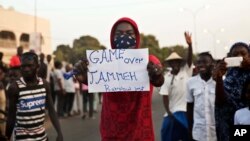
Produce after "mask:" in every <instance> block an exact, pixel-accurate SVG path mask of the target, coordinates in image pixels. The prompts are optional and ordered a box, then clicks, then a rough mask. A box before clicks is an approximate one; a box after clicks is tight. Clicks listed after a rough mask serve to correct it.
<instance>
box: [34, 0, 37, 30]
mask: <svg viewBox="0 0 250 141" xmlns="http://www.w3.org/2000/svg"><path fill="white" fill-rule="evenodd" d="M34 32H35V33H36V32H37V4H36V0H34Z"/></svg>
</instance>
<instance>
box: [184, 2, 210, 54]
mask: <svg viewBox="0 0 250 141" xmlns="http://www.w3.org/2000/svg"><path fill="white" fill-rule="evenodd" d="M208 8H209V5H204V6H202V7H200V8H198V9H196V10H195V11H194V10H191V9H187V8H180V11H181V12H184V11H186V12H189V13H191V15H192V16H193V28H194V48H195V52H196V53H197V52H198V47H197V46H198V45H197V44H198V43H197V32H196V30H197V25H196V19H197V15H198V13H199V12H200V11H202V10H203V9H208Z"/></svg>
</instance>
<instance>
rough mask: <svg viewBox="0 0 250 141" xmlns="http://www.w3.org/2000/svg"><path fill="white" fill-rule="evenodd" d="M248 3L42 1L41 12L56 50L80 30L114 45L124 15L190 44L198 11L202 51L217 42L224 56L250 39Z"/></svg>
mask: <svg viewBox="0 0 250 141" xmlns="http://www.w3.org/2000/svg"><path fill="white" fill-rule="evenodd" d="M34 2H35V0H0V5H2V6H3V7H5V8H7V7H9V6H13V7H14V8H15V10H17V11H20V12H23V13H27V14H31V15H33V14H34ZM249 5H250V0H37V15H38V16H40V17H43V18H46V19H48V20H50V23H51V34H52V35H51V37H52V46H53V49H55V48H56V46H57V45H59V44H69V45H72V42H73V39H76V38H79V37H80V36H81V35H91V36H94V37H96V38H97V39H98V40H99V41H100V42H101V44H103V45H105V46H106V47H109V34H110V30H111V27H112V25H113V23H114V22H115V21H116V20H117V19H118V18H120V17H124V16H127V17H131V18H132V19H134V20H135V21H136V22H137V24H138V26H139V30H140V32H141V33H144V34H153V35H155V36H156V38H157V39H158V41H159V43H160V46H161V47H163V46H168V45H176V44H181V45H186V44H185V40H184V35H183V32H184V31H185V30H188V31H191V32H192V34H193V36H194V18H193V17H194V15H196V35H197V48H198V52H202V51H211V52H212V53H213V54H214V47H216V52H217V56H218V57H221V56H223V55H224V54H225V52H226V50H225V48H228V47H230V46H231V45H232V44H233V43H234V42H236V41H244V42H247V43H249V41H250V8H249ZM204 6H208V7H209V8H208V9H206V8H203V7H204ZM181 8H183V9H184V11H182V12H181V10H180V9H181ZM198 9H200V10H198ZM195 11H198V12H197V13H196V14H194V13H195ZM0 24H1V23H0ZM221 28H223V29H224V32H221V31H220V29H221ZM204 29H207V31H209V32H207V33H205V32H204Z"/></svg>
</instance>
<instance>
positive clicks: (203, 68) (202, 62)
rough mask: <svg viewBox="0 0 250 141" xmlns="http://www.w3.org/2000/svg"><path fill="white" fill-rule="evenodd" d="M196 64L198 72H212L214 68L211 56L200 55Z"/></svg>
mask: <svg viewBox="0 0 250 141" xmlns="http://www.w3.org/2000/svg"><path fill="white" fill-rule="evenodd" d="M196 66H197V69H198V72H199V73H200V74H201V75H203V74H210V73H212V69H213V60H212V59H211V58H210V57H209V56H205V55H204V56H199V57H198V59H197V62H196Z"/></svg>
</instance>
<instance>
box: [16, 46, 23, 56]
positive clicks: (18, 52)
mask: <svg viewBox="0 0 250 141" xmlns="http://www.w3.org/2000/svg"><path fill="white" fill-rule="evenodd" d="M17 54H18V55H19V56H21V55H22V54H23V48H22V47H19V48H18V49H17Z"/></svg>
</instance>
